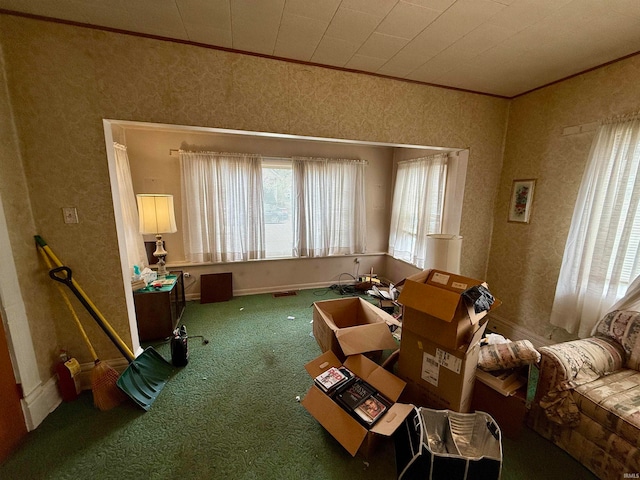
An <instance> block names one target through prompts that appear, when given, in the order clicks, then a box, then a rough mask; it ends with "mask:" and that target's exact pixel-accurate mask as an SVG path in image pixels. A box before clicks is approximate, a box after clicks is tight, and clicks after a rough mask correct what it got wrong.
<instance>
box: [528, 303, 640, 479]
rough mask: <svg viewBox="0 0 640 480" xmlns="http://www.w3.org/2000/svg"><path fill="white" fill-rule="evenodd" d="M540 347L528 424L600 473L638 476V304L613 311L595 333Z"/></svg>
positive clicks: (603, 475)
mask: <svg viewBox="0 0 640 480" xmlns="http://www.w3.org/2000/svg"><path fill="white" fill-rule="evenodd" d="M539 351H540V354H541V363H540V377H539V380H538V389H537V391H536V397H535V400H534V402H533V405H532V408H531V412H530V415H529V425H530V426H531V427H532V428H533V429H534V430H536V431H537V432H538V433H540V434H541V435H542V436H544V437H545V438H547V439H549V440H551V441H552V442H553V443H555V444H556V445H558V446H559V447H561V448H562V449H564V450H565V451H567V452H568V453H569V454H571V455H572V456H573V457H574V458H576V459H577V460H578V461H580V462H581V463H582V464H583V465H585V466H586V467H587V468H588V469H589V470H591V471H592V472H593V473H594V474H596V475H597V476H598V477H599V478H602V479H622V478H640V371H638V370H640V312H635V311H625V310H616V311H613V312H610V313H608V314H607V315H605V317H604V318H602V320H600V321H599V322H598V324H597V325H596V327H595V328H594V331H593V336H592V337H589V338H585V339H581V340H574V341H570V342H564V343H560V344H556V345H551V346H546V347H541V348H539Z"/></svg>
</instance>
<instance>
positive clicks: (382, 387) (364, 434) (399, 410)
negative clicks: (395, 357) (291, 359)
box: [301, 351, 413, 457]
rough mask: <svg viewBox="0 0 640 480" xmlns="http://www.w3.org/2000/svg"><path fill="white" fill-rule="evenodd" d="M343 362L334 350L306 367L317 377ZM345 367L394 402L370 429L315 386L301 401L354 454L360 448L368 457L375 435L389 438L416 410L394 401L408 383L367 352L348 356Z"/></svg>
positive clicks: (312, 375) (371, 450) (311, 374)
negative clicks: (366, 354) (373, 359)
mask: <svg viewBox="0 0 640 480" xmlns="http://www.w3.org/2000/svg"><path fill="white" fill-rule="evenodd" d="M342 364H343V363H342V362H341V361H340V360H339V359H338V357H337V356H336V355H335V354H334V353H333V352H331V351H327V352H325V353H323V354H322V355H320V356H319V357H318V358H316V359H315V360H312V361H311V362H309V363H307V364H306V365H305V369H306V370H307V372H308V373H309V375H310V376H311V378H315V377H317V376H318V375H320V374H321V373H322V372H324V371H326V370H328V369H329V368H331V367H340V366H341V365H342ZM344 366H345V367H347V368H348V369H349V370H350V371H351V372H353V373H354V374H355V375H356V376H358V377H360V378H362V379H363V380H364V381H365V382H367V383H368V384H370V385H371V386H373V387H374V388H375V389H376V390H378V391H379V392H381V393H382V394H383V395H384V396H385V397H386V398H388V399H389V400H391V401H392V402H394V403H393V405H392V406H391V407H390V408H389V410H388V411H387V412H386V413H385V414H384V415H383V416H382V418H380V420H378V421H377V422H376V423H375V425H374V426H373V427H372V428H371V429H370V430H367V429H366V428H365V427H364V426H362V425H361V424H360V423H359V422H358V421H357V420H356V419H355V418H353V417H352V416H351V415H349V413H347V412H346V411H345V410H344V409H343V408H342V407H341V406H340V405H338V404H337V403H336V402H334V400H333V399H332V398H331V397H330V396H329V395H327V394H326V393H324V392H323V391H322V390H320V389H319V388H318V387H317V386H316V385H313V386H312V387H311V388H310V389H309V391H308V392H307V394H306V395H305V397H304V398H303V399H302V401H301V403H302V405H303V406H304V408H306V409H307V411H308V412H309V413H310V414H311V415H312V416H313V417H314V418H315V419H316V420H318V422H320V424H321V425H322V426H323V427H324V428H325V429H326V430H327V431H328V432H329V433H330V434H331V435H332V436H333V437H334V438H335V439H336V440H337V441H338V442H339V443H340V444H341V445H342V446H343V447H344V448H345V449H346V450H347V451H348V452H349V453H350V454H351V455H352V456H355V455H356V454H357V453H358V451H360V452H361V454H363V455H364V456H365V457H368V456H370V455H371V454H372V452H373V449H372V447H371V446H372V445H375V443H376V442H375V439H376V437H377V436H383V437H390V436H391V435H392V434H393V433H394V432H395V431H396V429H397V428H398V427H399V426H400V425H401V424H402V423H403V422H404V419H405V418H406V417H407V415H409V414H410V413H411V412H412V411H413V405H405V404H402V403H395V402H396V401H397V400H398V397H399V396H400V394H401V393H402V390H403V389H404V387H405V382H403V381H402V380H400V379H399V378H398V377H396V376H395V375H393V374H392V373H390V372H388V371H387V370H385V369H384V368H383V367H381V366H380V365H378V364H377V363H375V362H373V361H371V360H369V359H368V358H367V357H365V356H364V355H352V356H349V357H348V358H347V359H346V360H345V362H344Z"/></svg>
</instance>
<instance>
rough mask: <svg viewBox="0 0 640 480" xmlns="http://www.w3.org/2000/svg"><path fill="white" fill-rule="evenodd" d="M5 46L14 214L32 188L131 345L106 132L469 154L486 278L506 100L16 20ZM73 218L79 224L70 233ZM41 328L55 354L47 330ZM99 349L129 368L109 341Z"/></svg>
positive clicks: (1, 19)
mask: <svg viewBox="0 0 640 480" xmlns="http://www.w3.org/2000/svg"><path fill="white" fill-rule="evenodd" d="M0 45H2V48H3V49H4V55H5V62H6V74H7V78H8V87H9V95H10V98H11V102H12V106H13V109H14V116H15V124H16V128H17V131H18V138H19V145H20V149H21V154H22V159H23V163H24V171H25V176H26V186H25V184H24V182H22V185H21V186H20V185H19V184H16V185H15V186H14V185H3V189H2V192H1V193H2V197H3V200H4V199H5V198H13V197H20V198H24V195H25V188H26V187H28V191H29V199H30V202H31V205H32V209H33V220H32V221H33V224H35V229H36V230H37V231H38V232H40V233H41V234H42V235H43V236H44V238H45V239H46V240H47V241H48V242H49V243H50V244H51V245H52V247H54V250H55V251H56V253H57V254H58V256H59V257H61V258H62V259H63V260H64V261H65V262H66V263H68V264H69V265H70V266H72V268H73V269H74V272H77V274H76V275H77V278H81V279H82V286H83V288H84V289H85V290H86V291H87V294H88V295H89V297H90V298H91V299H92V300H93V301H94V303H96V304H97V305H99V306H101V310H102V313H103V314H104V315H105V317H107V318H108V319H110V320H111V322H112V323H113V324H114V327H115V328H116V330H118V331H119V332H125V331H127V329H128V324H127V321H128V320H127V312H126V304H125V297H124V291H123V286H122V279H121V275H120V267H119V262H118V252H117V250H116V249H115V247H114V246H115V244H116V233H115V223H114V216H113V210H112V199H111V192H110V186H109V185H110V183H109V175H108V168H107V161H106V153H105V144H104V134H103V127H102V119H103V118H110V119H119V120H136V121H144V122H158V123H170V124H184V125H195V126H210V127H220V128H233V129H246V130H255V131H269V132H277V133H291V134H298V135H313V136H322V137H335V138H346V139H356V140H370V141H381V142H398V143H411V144H420V145H434V146H445V147H459V148H469V149H470V159H469V170H468V177H467V183H466V191H465V199H464V208H463V218H462V231H461V234H462V235H463V236H464V246H463V257H464V258H463V261H462V270H463V273H465V274H467V275H469V276H476V277H481V278H482V277H484V275H485V272H486V268H487V258H488V252H489V244H490V240H491V230H492V221H493V213H494V205H495V196H496V193H497V190H496V189H497V187H498V185H499V180H500V172H501V168H502V147H503V138H504V129H505V125H506V118H507V113H508V103H509V102H508V101H507V100H504V99H497V98H493V97H488V96H482V95H475V94H469V93H465V92H459V91H454V90H448V89H442V88H436V87H429V86H423V85H417V84H412V83H407V82H400V81H394V80H389V79H383V78H376V77H372V76H367V75H360V74H355V73H347V72H340V71H336V70H331V69H324V68H319V67H313V66H305V65H298V64H293V63H286V62H281V61H276V60H269V59H264V58H259V57H252V56H244V55H238V54H233V53H229V52H221V51H215V50H211V49H205V48H200V47H195V46H189V45H182V44H176V43H170V42H164V41H158V40H152V39H144V38H140V37H135V36H129V35H122V34H116V33H109V32H102V31H97V30H91V29H85V28H81V27H75V26H67V25H61V24H55V23H47V22H42V21H38V20H32V19H26V18H19V17H13V16H7V15H0ZM64 206H75V207H77V209H78V214H79V217H80V223H79V224H76V225H65V224H64V223H63V222H62V218H61V211H60V208H61V207H64ZM13 216H14V217H16V218H17V217H19V213H18V212H14V214H13ZM11 228H12V229H15V228H16V227H15V226H14V225H13V224H12V226H11ZM26 230H27V231H21V230H20V229H17V230H16V231H13V232H12V235H13V238H14V242H15V245H14V249H15V255H16V263H18V264H23V265H34V264H35V260H34V258H33V256H34V249H33V248H32V240H31V236H32V232H31V231H28V230H30V229H26ZM25 293H26V292H25ZM58 313H59V315H56V317H57V318H56V319H55V321H56V322H58V323H60V322H63V321H65V320H63V319H61V318H59V317H61V316H62V312H61V311H59V312H58ZM30 322H31V323H32V324H33V325H32V326H33V327H34V335H35V336H36V337H43V338H38V339H37V340H36V341H37V342H38V343H48V344H49V346H51V345H52V344H53V343H54V340H53V339H52V338H51V337H50V336H47V335H48V332H46V333H45V331H41V328H40V327H39V324H40V322H46V320H45V319H43V318H39V317H37V316H34V317H32V318H30ZM92 334H93V337H92V338H96V337H97V338H101V336H100V334H99V333H94V332H90V335H92ZM123 336H125V337H126V340H128V339H129V336H128V335H124V334H123ZM59 337H61V335H59ZM58 340H59V341H60V338H59V339H58ZM97 346H98V350H99V353H100V355H101V357H102V358H117V357H119V355H118V353H117V352H116V351H115V349H114V348H113V347H112V346H111V344H110V343H109V342H108V340H105V341H100V342H99V344H98V345H97ZM107 349H110V350H107ZM45 350H46V349H45ZM105 351H107V353H106V354H105V353H104V352H105ZM81 360H82V359H81ZM85 360H86V359H85ZM39 363H41V364H43V365H46V364H47V363H48V362H47V359H46V358H39Z"/></svg>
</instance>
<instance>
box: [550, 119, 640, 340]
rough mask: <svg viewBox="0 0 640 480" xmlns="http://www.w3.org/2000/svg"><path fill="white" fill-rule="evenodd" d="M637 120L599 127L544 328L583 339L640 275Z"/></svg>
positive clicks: (639, 124)
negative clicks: (553, 327)
mask: <svg viewBox="0 0 640 480" xmlns="http://www.w3.org/2000/svg"><path fill="white" fill-rule="evenodd" d="M639 175H640V116H639V115H637V114H636V115H630V116H626V117H622V118H616V119H612V120H609V121H607V122H605V123H603V124H602V125H601V126H600V127H599V128H598V131H597V132H596V136H595V138H594V140H593V143H592V146H591V152H590V153H589V159H588V161H587V166H586V169H585V172H584V175H583V178H582V183H581V185H580V190H579V192H578V198H577V201H576V206H575V209H574V212H573V218H572V220H571V227H570V230H569V236H568V238H567V243H566V246H565V251H564V257H563V260H562V266H561V269H560V276H559V278H558V285H557V287H556V294H555V299H554V303H553V308H552V311H551V318H550V322H551V324H552V325H556V326H559V327H562V328H564V329H566V330H567V331H568V332H570V333H577V334H578V336H579V337H585V336H588V335H589V334H590V333H591V330H592V327H593V326H594V324H595V323H596V322H597V321H598V320H600V318H602V316H603V315H605V314H606V313H608V312H609V311H610V309H611V307H612V306H613V305H614V304H615V302H616V301H617V300H618V299H620V298H622V297H623V296H624V294H625V292H626V291H627V289H628V287H629V285H630V284H631V283H632V281H633V279H634V278H636V277H637V276H638V274H640V255H639V247H640V211H639V208H638V207H639V203H640V178H639Z"/></svg>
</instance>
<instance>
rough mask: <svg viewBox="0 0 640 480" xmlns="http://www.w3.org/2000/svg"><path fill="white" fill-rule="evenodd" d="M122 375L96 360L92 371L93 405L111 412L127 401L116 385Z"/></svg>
mask: <svg viewBox="0 0 640 480" xmlns="http://www.w3.org/2000/svg"><path fill="white" fill-rule="evenodd" d="M119 376H120V375H119V374H118V372H117V371H116V370H115V369H113V368H112V367H110V366H109V365H108V364H106V363H104V362H101V361H100V360H96V363H95V365H94V367H93V369H92V370H91V390H92V392H93V403H94V405H95V406H96V407H98V408H99V409H100V410H102V411H105V410H110V409H112V408H113V407H117V406H118V405H120V404H121V403H122V402H123V401H124V400H125V398H126V397H125V395H124V393H123V392H122V390H120V389H119V388H118V386H117V385H116V381H117V380H118V377H119Z"/></svg>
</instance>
